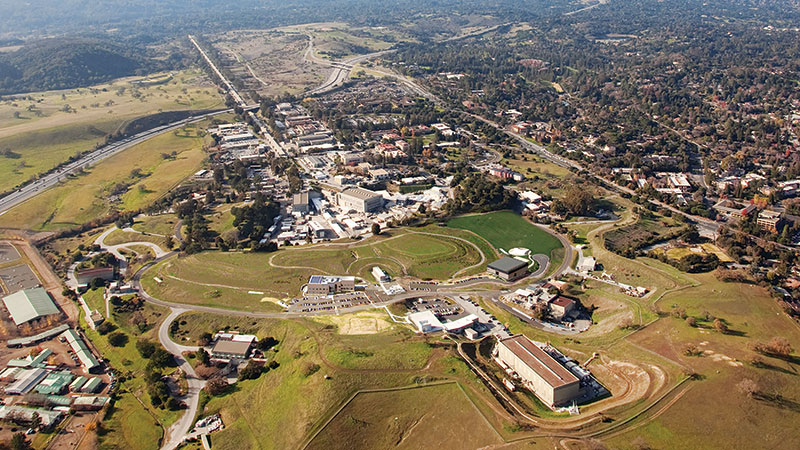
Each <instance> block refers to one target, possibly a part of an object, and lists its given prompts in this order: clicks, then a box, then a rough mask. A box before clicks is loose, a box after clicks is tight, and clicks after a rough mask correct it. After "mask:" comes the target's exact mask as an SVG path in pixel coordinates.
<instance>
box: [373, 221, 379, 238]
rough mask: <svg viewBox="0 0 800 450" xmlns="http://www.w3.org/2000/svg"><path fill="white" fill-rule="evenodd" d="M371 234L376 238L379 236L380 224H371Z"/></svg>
mask: <svg viewBox="0 0 800 450" xmlns="http://www.w3.org/2000/svg"><path fill="white" fill-rule="evenodd" d="M372 234H374V235H375V236H378V235H379V234H381V226H380V224H378V223H373V224H372Z"/></svg>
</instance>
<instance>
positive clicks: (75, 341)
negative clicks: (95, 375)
mask: <svg viewBox="0 0 800 450" xmlns="http://www.w3.org/2000/svg"><path fill="white" fill-rule="evenodd" d="M61 336H62V337H63V338H64V339H66V341H67V343H68V344H69V346H70V347H71V348H72V351H73V352H75V355H76V356H77V357H78V359H79V360H80V362H81V364H83V367H85V368H86V371H87V372H95V371H97V370H99V369H100V363H99V362H98V361H97V358H95V357H94V355H93V354H92V351H91V350H89V347H87V346H86V343H84V342H83V339H81V337H80V335H79V334H78V333H77V332H76V331H75V330H73V329H72V328H70V329H69V330H67V331H65V332H64V333H62V334H61Z"/></svg>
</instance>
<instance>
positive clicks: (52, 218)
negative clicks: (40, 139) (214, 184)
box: [0, 121, 210, 230]
mask: <svg viewBox="0 0 800 450" xmlns="http://www.w3.org/2000/svg"><path fill="white" fill-rule="evenodd" d="M207 125H208V121H204V122H198V123H196V124H191V125H187V126H186V127H185V128H182V129H179V130H175V131H174V132H168V133H165V134H161V135H159V136H157V137H154V138H152V139H150V140H148V141H146V142H143V143H141V144H139V145H137V146H135V147H133V148H131V149H128V150H126V151H124V152H122V153H119V154H117V155H114V156H112V157H110V158H108V159H105V160H103V161H102V162H100V163H99V164H98V165H96V166H93V167H90V168H89V169H88V170H87V171H86V173H85V174H83V175H79V176H76V177H73V178H70V179H68V180H66V181H64V182H62V183H61V184H59V185H57V186H55V187H53V188H51V189H49V190H47V191H45V192H43V193H41V194H39V195H37V196H36V197H34V198H32V199H30V200H28V201H27V202H25V203H22V204H20V205H18V206H16V207H15V208H13V209H11V210H10V211H8V212H7V213H6V214H4V215H3V216H2V217H0V225H1V226H6V227H13V228H27V229H36V230H57V229H61V228H67V227H72V226H75V225H79V224H82V223H85V222H88V221H89V220H92V219H95V218H97V217H99V216H102V215H104V214H107V213H108V212H110V211H111V210H112V208H113V209H121V210H133V209H138V208H143V207H145V206H147V205H148V204H150V203H151V202H153V201H154V200H156V199H158V198H159V197H161V196H162V195H164V194H165V193H166V192H167V191H168V190H169V189H171V188H173V187H175V185H176V184H178V183H179V182H180V181H182V180H183V179H184V178H186V177H188V176H189V175H191V174H192V173H194V172H196V171H197V169H198V168H199V167H200V166H201V164H202V161H203V160H204V159H205V153H204V152H203V149H202V147H203V143H204V142H207V140H208V139H210V137H207V136H205V132H204V127H205V126H207ZM173 151H174V152H176V153H177V156H176V157H175V158H172V159H164V158H163V157H162V156H161V155H162V153H171V152H173ZM134 169H138V170H139V171H140V175H135V174H134V172H133V170H134ZM118 183H125V184H126V185H128V188H127V192H126V193H124V194H123V195H122V196H121V198H120V199H119V202H118V203H111V202H109V196H110V192H111V190H112V189H113V188H114V186H115V185H117V184H118Z"/></svg>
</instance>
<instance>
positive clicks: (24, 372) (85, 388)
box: [0, 325, 113, 428]
mask: <svg viewBox="0 0 800 450" xmlns="http://www.w3.org/2000/svg"><path fill="white" fill-rule="evenodd" d="M56 333H57V334H56ZM56 336H57V337H58V340H57V341H51V340H52V339H53V338H54V337H56ZM43 341H50V342H47V343H46V344H45V345H39V346H37V347H35V348H34V349H33V350H32V351H30V352H28V353H27V354H26V355H25V356H20V357H16V358H13V359H10V360H9V361H8V362H7V363H6V365H5V368H4V369H3V370H2V372H0V384H2V385H3V387H4V394H5V395H4V398H3V406H0V420H4V419H5V420H13V421H15V422H31V421H32V420H33V417H34V414H37V415H38V416H39V417H40V419H41V426H42V427H44V428H49V427H51V426H53V425H55V424H56V423H58V422H59V421H60V420H61V419H62V418H63V417H65V415H66V414H67V413H69V412H75V411H96V410H99V409H101V408H102V407H103V406H105V405H106V404H108V403H109V401H110V398H109V397H108V396H104V395H98V394H99V393H101V392H102V391H103V389H104V388H105V386H107V385H109V383H107V382H106V378H105V376H104V375H102V372H103V366H102V365H101V363H100V362H99V361H98V359H97V358H96V357H95V355H94V353H93V352H92V351H91V350H90V349H89V347H88V346H87V344H86V341H85V340H84V338H83V337H82V336H81V335H80V334H79V333H78V332H77V331H76V330H74V329H72V328H70V327H69V326H68V325H61V326H58V327H55V328H54V329H52V330H51V332H47V333H43V334H42V335H40V336H34V337H31V338H24V339H17V340H13V341H9V342H8V344H9V345H10V346H22V345H25V346H30V345H34V344H37V343H41V342H43ZM111 379H112V382H111V384H112V385H113V376H112V378H111Z"/></svg>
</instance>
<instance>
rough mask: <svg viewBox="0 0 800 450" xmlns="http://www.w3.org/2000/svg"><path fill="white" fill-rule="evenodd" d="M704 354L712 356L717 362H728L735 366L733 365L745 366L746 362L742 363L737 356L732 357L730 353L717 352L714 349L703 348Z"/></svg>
mask: <svg viewBox="0 0 800 450" xmlns="http://www.w3.org/2000/svg"><path fill="white" fill-rule="evenodd" d="M703 356H707V357H709V358H711V359H712V360H713V361H715V362H722V363H726V364H728V365H729V366H733V367H742V366H744V363H742V362H741V361H739V360H737V359H735V358H731V357H730V356H728V355H724V354H722V353H717V352H715V351H714V350H703Z"/></svg>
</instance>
